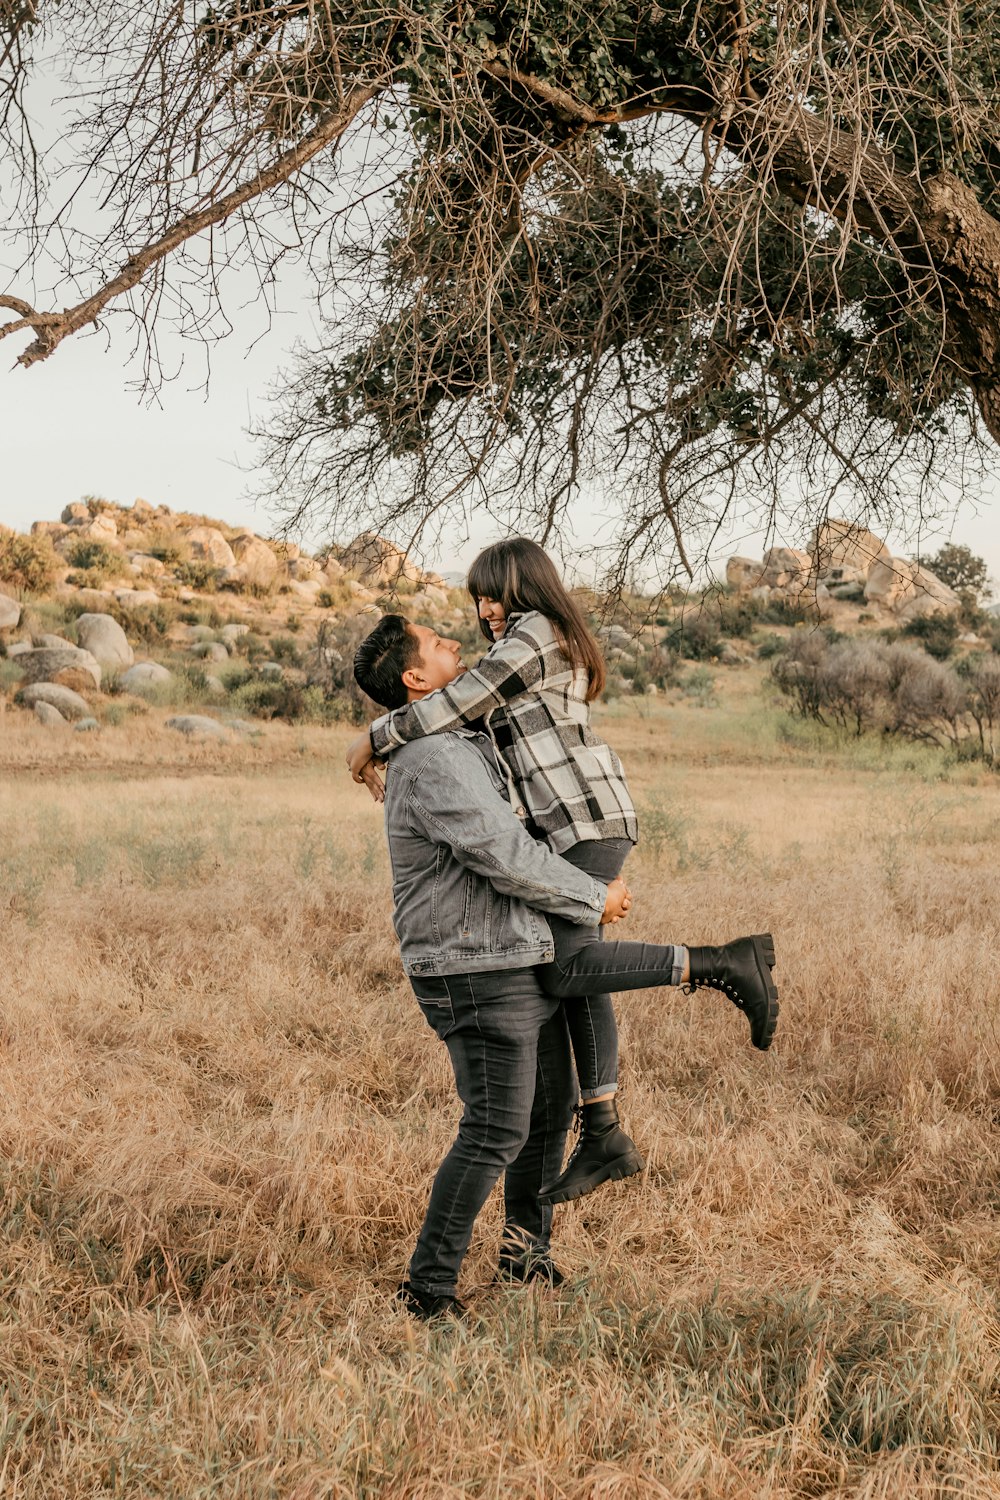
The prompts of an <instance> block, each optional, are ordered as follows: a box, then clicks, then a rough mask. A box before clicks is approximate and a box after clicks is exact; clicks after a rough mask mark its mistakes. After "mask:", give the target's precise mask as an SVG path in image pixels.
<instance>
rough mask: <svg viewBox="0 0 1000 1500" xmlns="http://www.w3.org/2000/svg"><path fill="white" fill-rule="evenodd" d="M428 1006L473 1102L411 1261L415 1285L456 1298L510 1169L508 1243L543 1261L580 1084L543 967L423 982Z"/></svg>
mask: <svg viewBox="0 0 1000 1500" xmlns="http://www.w3.org/2000/svg"><path fill="white" fill-rule="evenodd" d="M412 983H413V989H414V993H415V994H416V996H417V999H418V1000H419V1002H420V1009H421V1010H422V1011H423V1013H424V1016H425V1017H426V1019H427V1020H428V1022H429V1023H430V1025H431V1026H432V1027H433V1028H434V1030H435V1031H436V1032H437V1034H438V1036H439V1037H440V1038H441V1040H442V1041H443V1042H444V1044H445V1046H446V1047H447V1048H448V1052H449V1054H450V1056H451V1062H452V1067H453V1068H454V1070H455V1086H456V1088H457V1089H458V1094H459V1097H460V1098H461V1100H462V1101H463V1103H464V1104H465V1111H464V1113H463V1115H462V1119H461V1122H460V1123H459V1127H458V1135H457V1136H456V1138H455V1142H454V1144H453V1146H452V1148H451V1150H450V1151H449V1152H448V1155H447V1156H446V1157H445V1158H444V1161H443V1162H442V1163H441V1165H440V1167H439V1168H438V1171H437V1175H436V1177H435V1178H434V1186H433V1187H432V1188H431V1199H430V1203H429V1205H428V1208H427V1214H426V1217H425V1218H424V1222H423V1226H422V1228H421V1230H420V1234H419V1237H418V1239H417V1246H416V1249H415V1250H414V1252H413V1259H412V1260H411V1261H410V1271H409V1276H410V1282H411V1284H412V1285H413V1286H414V1287H417V1288H419V1289H420V1290H421V1291H423V1292H428V1293H431V1294H432V1295H435V1296H454V1295H455V1287H456V1284H457V1281H458V1273H459V1269H460V1267H461V1264H462V1261H463V1259H464V1258H465V1252H466V1251H467V1250H468V1248H469V1241H470V1239H471V1238H472V1227H473V1225H474V1223H475V1221H476V1216H477V1215H478V1213H479V1210H480V1209H481V1208H482V1206H483V1204H484V1203H485V1202H486V1199H487V1198H488V1197H489V1194H490V1189H491V1188H492V1187H493V1184H494V1183H495V1182H496V1181H497V1179H498V1178H499V1176H500V1174H501V1172H505V1173H506V1176H505V1178H504V1211H505V1219H506V1228H505V1231H504V1239H505V1242H510V1243H511V1244H512V1245H513V1246H515V1247H516V1249H517V1251H518V1252H519V1253H523V1252H524V1251H526V1250H530V1251H533V1252H537V1253H540V1254H543V1255H544V1253H545V1252H546V1251H547V1249H548V1245H549V1236H550V1234H551V1230H552V1209H551V1208H550V1207H549V1206H548V1205H543V1204H540V1203H539V1201H538V1192H539V1189H540V1188H541V1186H542V1184H543V1183H545V1182H550V1181H551V1180H552V1179H553V1178H555V1177H558V1175H559V1172H560V1171H561V1169H562V1159H563V1149H564V1146H565V1143H566V1132H567V1130H568V1128H569V1124H570V1121H571V1120H572V1118H573V1106H574V1104H575V1103H576V1079H575V1077H574V1073H573V1060H572V1058H571V1056H570V1050H569V1037H568V1035H567V1031H566V1019H565V1014H564V1009H563V1006H562V1005H561V1004H560V1002H559V1000H558V999H556V998H555V997H554V996H552V995H547V994H544V993H543V992H542V988H541V986H540V984H539V982H538V977H537V973H536V971H535V970H534V969H499V970H497V969H495V970H492V971H490V972H488V973H483V974H450V975H445V976H441V977H437V978H419V979H417V978H415V979H413V981H412Z"/></svg>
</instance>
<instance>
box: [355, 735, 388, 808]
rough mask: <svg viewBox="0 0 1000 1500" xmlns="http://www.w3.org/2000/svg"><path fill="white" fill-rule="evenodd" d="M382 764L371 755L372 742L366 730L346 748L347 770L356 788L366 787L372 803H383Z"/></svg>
mask: <svg viewBox="0 0 1000 1500" xmlns="http://www.w3.org/2000/svg"><path fill="white" fill-rule="evenodd" d="M381 764H382V762H381V761H378V760H376V759H375V757H374V756H373V755H372V742H371V737H370V736H369V733H368V730H367V729H366V730H365V732H364V734H359V735H358V737H357V738H356V739H353V740H352V741H351V743H350V744H349V745H348V747H347V768H348V770H349V771H350V773H351V776H352V777H353V779H354V780H355V781H356V782H357V783H358V786H366V787H367V788H368V790H369V791H370V792H371V795H372V801H373V802H384V801H385V786H384V784H383V781H382V778H381V776H380V775H379V767H380V766H381Z"/></svg>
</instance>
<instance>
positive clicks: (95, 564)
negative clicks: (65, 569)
mask: <svg viewBox="0 0 1000 1500" xmlns="http://www.w3.org/2000/svg"><path fill="white" fill-rule="evenodd" d="M66 561H67V562H68V563H69V565H70V567H71V568H79V569H80V571H81V572H83V573H89V574H90V575H91V576H92V577H93V576H100V578H101V580H102V581H103V580H104V579H105V578H108V577H111V578H114V577H116V576H117V575H118V574H119V573H120V572H121V570H122V567H123V558H122V556H121V554H120V553H118V552H116V551H115V549H114V548H113V547H109V546H108V544H107V542H88V541H79V542H74V543H73V545H72V547H70V549H69V551H68V552H67V554H66Z"/></svg>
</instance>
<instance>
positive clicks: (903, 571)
mask: <svg viewBox="0 0 1000 1500" xmlns="http://www.w3.org/2000/svg"><path fill="white" fill-rule="evenodd" d="M865 599H866V600H867V601H868V603H869V604H881V605H882V606H883V607H885V608H888V609H891V610H892V612H893V614H894V615H895V616H896V617H897V619H900V620H904V621H906V620H913V619H916V618H917V617H918V616H920V615H940V614H948V615H952V614H958V612H959V611H960V610H961V608H962V601H961V599H960V598H959V597H958V595H957V594H956V593H955V591H954V589H950V588H949V587H948V585H947V584H946V583H942V582H941V580H940V578H937V577H935V575H934V574H933V573H931V572H930V571H929V569H927V568H922V567H921V566H920V564H919V563H914V562H907V561H906V559H905V558H902V557H885V558H882V559H880V560H879V561H878V562H876V563H875V564H873V566H872V568H871V569H870V571H869V573H868V579H867V582H866V583H865Z"/></svg>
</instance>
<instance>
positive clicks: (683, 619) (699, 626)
mask: <svg viewBox="0 0 1000 1500" xmlns="http://www.w3.org/2000/svg"><path fill="white" fill-rule="evenodd" d="M663 645H664V647H665V648H666V650H668V651H670V652H672V653H673V654H674V655H675V656H683V657H686V659H687V660H688V661H711V660H712V659H713V658H714V657H717V656H718V655H719V652H720V651H721V650H722V641H721V639H720V638H719V632H718V628H717V626H716V624H715V622H714V621H713V620H712V618H711V617H710V616H709V614H708V613H707V612H704V611H701V610H699V611H697V612H696V613H688V614H682V615H681V616H680V617H679V618H678V619H676V620H675V621H674V622H673V624H672V625H670V626H668V627H667V632H666V634H665V636H664V638H663Z"/></svg>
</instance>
